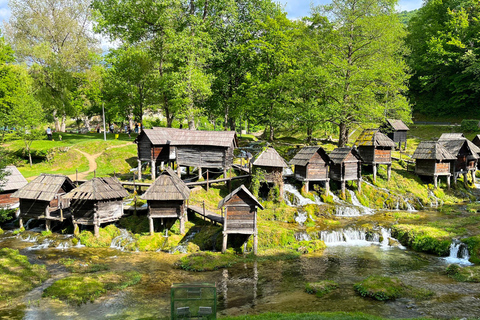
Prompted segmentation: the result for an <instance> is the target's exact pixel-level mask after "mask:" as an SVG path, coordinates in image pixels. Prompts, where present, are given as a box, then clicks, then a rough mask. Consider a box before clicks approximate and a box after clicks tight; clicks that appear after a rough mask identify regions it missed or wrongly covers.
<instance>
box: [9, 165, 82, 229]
mask: <svg viewBox="0 0 480 320" xmlns="http://www.w3.org/2000/svg"><path fill="white" fill-rule="evenodd" d="M74 188H75V185H74V184H73V182H72V180H70V178H68V177H67V176H63V175H56V174H45V173H42V174H41V175H40V176H38V177H36V178H35V179H34V180H32V181H31V182H29V183H28V184H27V185H25V186H24V187H23V188H21V189H19V190H17V191H16V192H15V193H13V194H12V197H13V198H19V199H20V227H23V219H37V220H45V228H46V229H47V230H50V225H51V221H52V220H53V221H63V219H65V218H66V216H68V215H69V212H68V211H67V212H65V211H66V210H67V209H68V208H69V207H70V200H69V199H65V194H66V193H68V192H70V191H71V190H73V189H74Z"/></svg>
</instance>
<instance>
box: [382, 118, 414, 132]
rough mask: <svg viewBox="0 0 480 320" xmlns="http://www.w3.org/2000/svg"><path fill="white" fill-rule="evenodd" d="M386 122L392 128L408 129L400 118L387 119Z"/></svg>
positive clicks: (396, 129)
mask: <svg viewBox="0 0 480 320" xmlns="http://www.w3.org/2000/svg"><path fill="white" fill-rule="evenodd" d="M387 123H388V124H389V125H390V126H391V127H392V128H393V130H395V131H398V130H410V129H409V128H408V127H407V126H406V125H405V123H403V121H402V120H397V119H387Z"/></svg>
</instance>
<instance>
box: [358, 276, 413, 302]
mask: <svg viewBox="0 0 480 320" xmlns="http://www.w3.org/2000/svg"><path fill="white" fill-rule="evenodd" d="M353 287H354V289H355V291H356V292H357V293H358V294H360V295H361V296H362V297H370V298H373V299H375V300H380V301H386V300H394V299H396V298H399V297H400V296H401V295H402V292H403V289H404V285H403V283H402V282H401V281H400V280H399V279H398V278H389V277H382V276H370V277H368V278H366V279H365V280H363V281H360V282H358V283H356V284H355V285H354V286H353Z"/></svg>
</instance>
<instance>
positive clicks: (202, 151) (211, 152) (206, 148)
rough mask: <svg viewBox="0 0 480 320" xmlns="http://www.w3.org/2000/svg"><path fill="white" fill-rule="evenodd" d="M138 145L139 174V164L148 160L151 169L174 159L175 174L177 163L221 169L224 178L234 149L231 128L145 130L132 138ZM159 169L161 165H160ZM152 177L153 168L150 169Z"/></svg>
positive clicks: (200, 167)
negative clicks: (225, 129) (215, 129)
mask: <svg viewBox="0 0 480 320" xmlns="http://www.w3.org/2000/svg"><path fill="white" fill-rule="evenodd" d="M135 143H137V145H138V164H139V177H140V179H141V163H142V162H143V161H148V162H149V163H150V164H151V166H152V168H156V167H157V165H158V164H159V163H160V164H161V165H162V167H163V164H164V163H166V162H174V161H175V162H176V163H177V166H178V172H177V174H178V175H179V176H180V172H181V171H180V166H186V167H187V169H188V168H189V167H197V168H199V174H200V175H201V174H202V168H222V169H223V170H224V175H225V177H226V171H227V169H229V168H231V167H232V165H233V158H234V155H233V150H234V149H235V148H237V146H238V142H237V134H236V133H235V131H200V130H183V129H174V128H158V127H155V128H153V129H145V130H143V131H142V133H140V134H139V135H138V137H137V138H136V139H135ZM162 169H163V168H162ZM152 174H153V179H155V170H153V171H152Z"/></svg>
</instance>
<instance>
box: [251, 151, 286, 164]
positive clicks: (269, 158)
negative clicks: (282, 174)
mask: <svg viewBox="0 0 480 320" xmlns="http://www.w3.org/2000/svg"><path fill="white" fill-rule="evenodd" d="M252 165H254V166H258V167H275V168H288V164H287V163H286V162H285V160H284V159H283V158H282V157H281V156H280V155H279V154H278V152H277V150H275V149H274V148H271V147H268V148H267V149H265V150H263V151H262V152H260V154H258V155H257V157H256V158H255V161H253V163H252Z"/></svg>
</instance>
